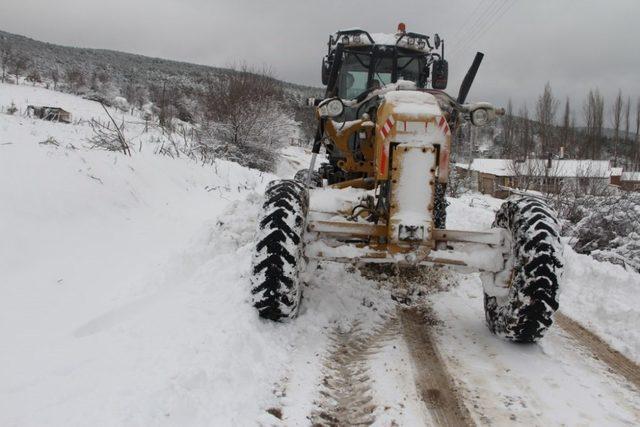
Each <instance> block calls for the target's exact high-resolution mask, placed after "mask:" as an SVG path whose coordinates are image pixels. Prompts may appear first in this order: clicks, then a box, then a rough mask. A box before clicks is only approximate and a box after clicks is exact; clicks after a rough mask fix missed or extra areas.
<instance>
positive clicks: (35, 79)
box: [27, 69, 42, 86]
mask: <svg viewBox="0 0 640 427" xmlns="http://www.w3.org/2000/svg"><path fill="white" fill-rule="evenodd" d="M27 81H28V82H30V83H31V84H32V85H34V86H35V85H36V83H42V77H41V76H40V73H39V72H38V70H36V69H33V70H31V71H29V74H27Z"/></svg>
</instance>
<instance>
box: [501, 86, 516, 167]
mask: <svg viewBox="0 0 640 427" xmlns="http://www.w3.org/2000/svg"><path fill="white" fill-rule="evenodd" d="M515 130H516V126H515V117H514V116H513V103H512V102H511V98H509V102H508V103H507V110H506V112H505V115H504V118H503V119H502V135H503V137H504V154H505V156H506V158H507V159H514V158H515V155H516V154H515V143H516V141H515V137H514V134H515Z"/></svg>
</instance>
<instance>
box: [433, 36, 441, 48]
mask: <svg viewBox="0 0 640 427" xmlns="http://www.w3.org/2000/svg"><path fill="white" fill-rule="evenodd" d="M440 42H442V39H440V35H439V34H438V33H436V35H435V36H434V38H433V43H434V44H435V45H436V49H440Z"/></svg>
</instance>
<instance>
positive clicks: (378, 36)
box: [371, 33, 398, 45]
mask: <svg viewBox="0 0 640 427" xmlns="http://www.w3.org/2000/svg"><path fill="white" fill-rule="evenodd" d="M371 38H372V39H373V41H375V42H376V44H387V45H394V44H396V42H397V41H398V37H397V36H396V35H395V34H387V33H371Z"/></svg>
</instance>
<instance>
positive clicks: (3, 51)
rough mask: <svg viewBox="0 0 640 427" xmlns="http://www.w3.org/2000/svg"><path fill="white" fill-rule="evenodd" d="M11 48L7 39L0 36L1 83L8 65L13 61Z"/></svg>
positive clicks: (3, 80)
mask: <svg viewBox="0 0 640 427" xmlns="http://www.w3.org/2000/svg"><path fill="white" fill-rule="evenodd" d="M13 56H14V54H13V49H12V48H11V44H9V41H8V40H7V39H5V38H4V37H3V38H0V69H1V70H2V83H4V82H5V80H6V79H7V74H8V72H9V65H10V64H11V63H12V62H13Z"/></svg>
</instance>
